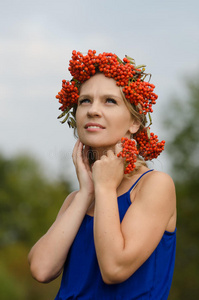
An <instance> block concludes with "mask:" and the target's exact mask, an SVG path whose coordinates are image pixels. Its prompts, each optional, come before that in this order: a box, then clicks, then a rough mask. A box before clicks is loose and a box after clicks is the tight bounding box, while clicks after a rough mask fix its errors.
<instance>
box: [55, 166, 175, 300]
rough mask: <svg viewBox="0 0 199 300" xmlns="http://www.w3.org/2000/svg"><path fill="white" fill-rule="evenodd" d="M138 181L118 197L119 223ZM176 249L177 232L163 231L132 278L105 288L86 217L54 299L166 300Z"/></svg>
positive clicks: (72, 247) (91, 218)
mask: <svg viewBox="0 0 199 300" xmlns="http://www.w3.org/2000/svg"><path fill="white" fill-rule="evenodd" d="M150 171H152V170H149V171H147V172H150ZM147 172H146V173H147ZM146 173H144V174H142V175H141V176H140V178H141V177H142V176H143V175H145V174H146ZM140 178H139V179H138V180H137V181H136V182H135V183H134V185H133V186H132V187H131V188H130V190H129V191H127V192H126V193H125V194H123V195H121V196H119V197H118V208H119V214H120V221H122V219H123V217H124V215H125V213H126V211H127V209H128V208H129V206H130V205H133V204H132V203H131V200H130V192H131V190H132V189H133V187H134V186H135V185H136V184H137V182H138V181H139V180H140ZM175 249H176V230H175V231H174V232H168V231H165V232H164V235H163V237H162V239H161V241H160V243H159V244H158V246H157V248H156V249H155V250H154V252H153V253H152V254H151V256H150V257H149V258H148V259H147V260H146V261H145V263H144V264H143V265H142V266H141V267H140V268H139V269H138V270H137V271H136V272H135V273H134V274H133V275H132V276H131V277H129V278H128V279H127V280H126V281H124V282H122V283H119V284H111V285H107V284H105V283H104V282H103V280H102V277H101V273H100V270H99V266H98V262H97V258H96V252H95V245H94V237H93V217H91V216H89V215H85V217H84V219H83V221H82V224H81V226H80V228H79V231H78V233H77V235H76V237H75V239H74V242H73V244H72V246H71V249H70V251H69V253H68V257H67V260H66V262H65V265H64V271H63V276H62V282H61V287H60V289H59V292H58V294H57V296H56V298H55V300H72V299H78V300H149V299H150V300H166V299H167V298H168V295H169V290H170V287H171V282H172V277H173V271H174V263H175Z"/></svg>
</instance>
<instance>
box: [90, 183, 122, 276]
mask: <svg viewBox="0 0 199 300" xmlns="http://www.w3.org/2000/svg"><path fill="white" fill-rule="evenodd" d="M95 195H96V196H95V200H96V204H95V216H94V239H95V247H96V253H97V258H98V262H99V266H100V270H101V273H102V277H103V278H105V280H106V278H108V277H109V276H111V275H110V274H113V273H115V274H117V272H119V270H120V262H121V258H122V254H123V250H124V246H125V241H124V237H123V235H122V231H121V224H120V218H119V211H118V204H117V193H116V190H115V189H108V188H107V189H104V190H103V189H102V188H100V187H99V188H96V189H95ZM116 277H117V275H116Z"/></svg>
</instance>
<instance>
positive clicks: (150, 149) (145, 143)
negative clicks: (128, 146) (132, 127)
mask: <svg viewBox="0 0 199 300" xmlns="http://www.w3.org/2000/svg"><path fill="white" fill-rule="evenodd" d="M134 139H135V140H136V141H137V144H138V151H139V155H141V156H142V157H143V158H144V160H152V159H154V158H157V157H158V155H160V153H161V152H162V151H163V150H164V145H165V141H161V142H158V136H157V135H155V134H154V133H153V132H151V133H150V132H149V127H147V128H144V129H143V130H141V131H140V132H139V133H137V134H135V135H134Z"/></svg>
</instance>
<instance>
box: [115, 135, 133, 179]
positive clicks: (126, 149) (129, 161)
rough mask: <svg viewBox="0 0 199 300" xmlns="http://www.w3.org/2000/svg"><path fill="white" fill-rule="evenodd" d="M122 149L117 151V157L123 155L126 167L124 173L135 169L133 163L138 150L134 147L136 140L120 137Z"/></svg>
mask: <svg viewBox="0 0 199 300" xmlns="http://www.w3.org/2000/svg"><path fill="white" fill-rule="evenodd" d="M121 142H122V148H123V149H122V151H121V152H119V153H118V155H117V156H118V157H123V158H125V160H126V167H125V170H124V174H129V173H131V172H132V171H133V170H134V169H135V163H136V160H137V155H138V150H137V147H136V141H135V140H130V139H128V138H122V139H121Z"/></svg>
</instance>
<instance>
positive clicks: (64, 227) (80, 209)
mask: <svg viewBox="0 0 199 300" xmlns="http://www.w3.org/2000/svg"><path fill="white" fill-rule="evenodd" d="M85 198H86V195H83V194H82V193H80V192H79V193H77V194H76V196H75V198H74V199H73V201H72V203H71V204H70V205H69V207H68V208H67V209H66V210H65V212H64V213H63V214H62V215H61V216H59V217H58V218H57V219H56V221H55V222H54V224H53V225H52V226H51V228H50V229H49V230H48V232H47V233H46V234H45V235H44V236H43V237H42V238H41V239H40V240H39V241H38V242H37V243H36V244H35V245H34V247H33V248H32V249H31V251H30V254H29V262H30V268H31V272H32V275H33V277H35V278H36V279H37V280H38V281H41V282H48V281H51V280H52V279H54V278H56V277H57V276H58V275H59V274H60V272H61V270H62V268H63V265H64V262H65V260H66V257H67V254H68V251H69V249H70V246H71V244H72V242H73V240H74V238H75V236H76V234H77V232H78V229H79V227H80V225H81V223H82V220H83V218H84V216H85V213H86V211H87V209H88V205H89V199H85Z"/></svg>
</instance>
